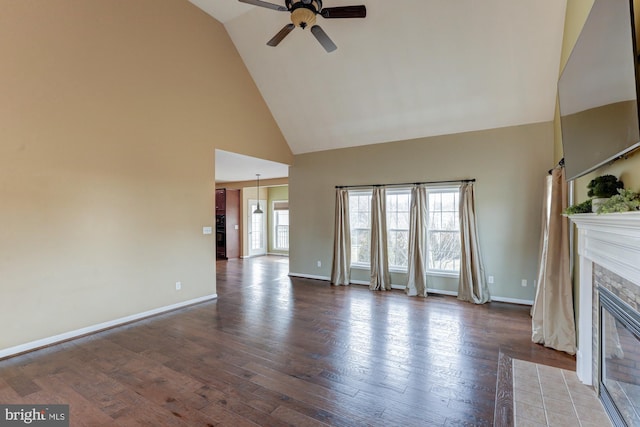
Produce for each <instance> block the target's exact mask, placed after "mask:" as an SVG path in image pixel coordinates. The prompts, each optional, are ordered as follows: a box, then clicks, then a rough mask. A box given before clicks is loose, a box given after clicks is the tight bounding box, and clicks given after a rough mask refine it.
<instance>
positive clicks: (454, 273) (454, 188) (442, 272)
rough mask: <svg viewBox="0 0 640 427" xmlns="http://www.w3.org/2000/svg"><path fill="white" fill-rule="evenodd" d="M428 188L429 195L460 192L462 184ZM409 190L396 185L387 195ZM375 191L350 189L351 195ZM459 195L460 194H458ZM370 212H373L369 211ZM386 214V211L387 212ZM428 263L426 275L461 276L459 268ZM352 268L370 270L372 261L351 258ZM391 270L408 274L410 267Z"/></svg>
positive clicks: (429, 186)
mask: <svg viewBox="0 0 640 427" xmlns="http://www.w3.org/2000/svg"><path fill="white" fill-rule="evenodd" d="M426 189H427V197H428V196H429V194H433V193H457V194H459V193H460V186H459V185H428V186H426ZM407 191H409V193H410V192H411V187H395V188H389V189H388V190H387V192H386V195H389V194H393V193H394V192H397V193H406V192H407ZM372 193H373V191H372V190H371V189H353V190H349V196H351V195H358V194H359V195H369V196H371V195H372ZM458 197H459V196H458ZM427 204H428V200H427ZM456 211H458V215H459V214H460V213H459V208H456ZM427 212H429V207H428V205H427ZM369 214H371V212H370V211H369ZM385 214H386V213H385ZM369 227H371V224H369ZM369 230H371V228H369ZM424 231H425V239H426V238H427V236H428V232H429V229H428V225H427V227H425V230H424ZM434 231H438V230H434ZM441 231H450V230H441ZM459 234H460V231H459V230H458V235H459ZM425 264H427V265H425V275H426V276H434V277H445V278H459V277H460V269H458V270H457V271H452V270H439V269H430V268H429V266H428V261H427V262H426V263H425ZM350 268H353V269H357V270H369V269H371V263H370V262H369V263H364V262H357V261H353V260H351V265H350ZM389 272H391V273H399V274H407V273H408V267H404V268H403V267H398V266H393V267H391V266H389Z"/></svg>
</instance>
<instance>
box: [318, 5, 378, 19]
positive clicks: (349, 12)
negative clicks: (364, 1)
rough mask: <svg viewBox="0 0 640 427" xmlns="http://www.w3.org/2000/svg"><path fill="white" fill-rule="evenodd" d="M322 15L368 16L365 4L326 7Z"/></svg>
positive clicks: (338, 16)
mask: <svg viewBox="0 0 640 427" xmlns="http://www.w3.org/2000/svg"><path fill="white" fill-rule="evenodd" d="M320 15H322V17H323V18H364V17H365V16H367V8H366V7H365V6H364V5H359V6H340V7H325V8H324V9H322V10H321V11H320Z"/></svg>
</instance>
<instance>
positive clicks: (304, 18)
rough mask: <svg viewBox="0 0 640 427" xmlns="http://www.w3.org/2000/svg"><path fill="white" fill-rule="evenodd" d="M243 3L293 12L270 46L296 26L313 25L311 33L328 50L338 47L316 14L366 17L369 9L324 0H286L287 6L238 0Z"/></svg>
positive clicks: (275, 44)
mask: <svg viewBox="0 0 640 427" xmlns="http://www.w3.org/2000/svg"><path fill="white" fill-rule="evenodd" d="M238 1H239V2H241V3H247V4H252V5H254V6H260V7H264V8H267V9H272V10H276V11H278V12H289V13H290V14H291V24H287V25H285V26H284V27H283V28H282V29H281V30H280V31H279V32H278V34H276V35H275V36H274V37H273V38H272V39H271V40H269V41H268V42H267V45H268V46H273V47H275V46H277V45H278V44H280V42H281V41H282V40H283V39H284V38H285V37H286V36H287V35H288V34H289V33H290V32H291V31H293V29H294V28H295V27H300V28H302V29H303V30H304V29H305V28H307V27H311V34H313V36H314V37H315V38H316V39H317V40H318V42H319V43H320V44H321V45H322V47H323V48H324V49H325V50H326V51H327V52H333V51H334V50H336V49H337V48H338V47H337V46H336V45H335V44H334V43H333V41H332V40H331V38H329V36H328V35H327V33H325V32H324V30H323V29H322V28H321V27H320V26H319V25H316V16H317V15H320V16H322V17H323V18H325V19H334V18H364V17H366V16H367V9H366V7H365V6H364V5H359V6H341V7H322V0H285V6H280V5H277V4H274V3H269V2H265V1H262V0H238Z"/></svg>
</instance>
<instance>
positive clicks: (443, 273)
mask: <svg viewBox="0 0 640 427" xmlns="http://www.w3.org/2000/svg"><path fill="white" fill-rule="evenodd" d="M433 193H458V197H460V195H459V194H460V185H453V186H452V185H442V186H433V187H430V186H428V187H427V212H430V211H429V206H428V203H429V201H428V197H429V195H430V194H433ZM456 210H457V212H458V215H460V208H459V207H458V208H457V209H456ZM432 231H436V232H438V231H451V230H432ZM459 235H460V230H458V237H459ZM428 236H429V226H428V225H427V227H426V229H425V238H427V239H428ZM427 250H428V249H427ZM426 264H427V265H425V272H426V274H427V276H438V277H454V278H457V277H460V268H458V271H452V270H441V269H435V268H429V265H428V264H429V263H428V262H427V263H426Z"/></svg>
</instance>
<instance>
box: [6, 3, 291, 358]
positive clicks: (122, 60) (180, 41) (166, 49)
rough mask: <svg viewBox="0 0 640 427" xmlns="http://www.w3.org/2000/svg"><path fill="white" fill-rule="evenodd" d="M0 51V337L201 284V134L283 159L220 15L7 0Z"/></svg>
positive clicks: (210, 246) (23, 338)
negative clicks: (178, 286) (177, 285)
mask: <svg viewBox="0 0 640 427" xmlns="http://www.w3.org/2000/svg"><path fill="white" fill-rule="evenodd" d="M0 57H1V58H2V66H1V67H0V82H1V84H2V96H0V130H1V132H2V139H1V141H0V201H1V202H0V206H1V207H0V224H1V226H0V294H1V295H2V297H1V298H0V323H2V325H3V331H2V334H0V350H2V349H6V348H9V347H13V346H17V345H20V344H24V343H28V342H32V341H35V340H39V339H45V338H47V337H50V336H54V335H57V334H61V333H65V332H69V331H73V330H76V329H79V328H84V327H89V326H91V325H95V324H99V323H102V322H107V321H111V320H113V319H118V318H121V317H124V316H129V315H134V314H136V313H141V312H144V311H147V310H151V309H155V308H159V307H163V306H167V305H171V304H175V303H179V302H181V301H188V300H191V299H194V298H198V297H202V296H206V295H211V294H214V293H215V292H216V286H215V242H214V237H213V235H203V234H202V227H203V226H207V225H208V226H213V225H214V221H213V215H214V213H213V197H214V176H215V171H214V150H215V149H216V148H221V149H224V150H227V151H234V152H238V153H242V154H247V155H252V156H255V157H262V158H265V159H269V160H274V161H279V162H283V163H289V162H291V160H292V155H291V152H290V150H289V148H288V146H287V145H286V142H285V141H284V139H283V137H282V135H281V133H280V131H279V129H278V127H277V125H276V124H275V122H274V120H273V118H272V116H271V114H270V113H269V111H268V109H267V107H266V105H265V103H264V102H263V100H262V98H261V97H260V95H259V93H258V91H257V89H256V87H255V85H254V83H253V81H252V80H251V78H250V76H249V73H248V72H247V70H246V69H245V67H244V65H243V63H242V61H241V59H240V57H239V55H238V54H237V52H236V50H235V48H234V46H233V44H232V43H231V41H230V40H229V38H228V35H227V34H226V32H225V30H224V27H223V26H222V25H221V24H220V23H218V22H217V21H215V20H213V19H212V18H211V17H209V16H208V15H206V14H204V13H203V12H202V11H200V10H199V9H197V8H196V7H195V6H193V5H191V4H190V3H188V2H187V1H186V0H163V1H155V0H135V1H131V0H111V1H104V0H47V1H40V2H33V1H21V0H7V1H3V2H2V3H0ZM247 120H250V121H251V126H247ZM256 141H260V144H255V142H256ZM176 281H181V282H182V290H181V291H180V292H177V291H175V282H176Z"/></svg>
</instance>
